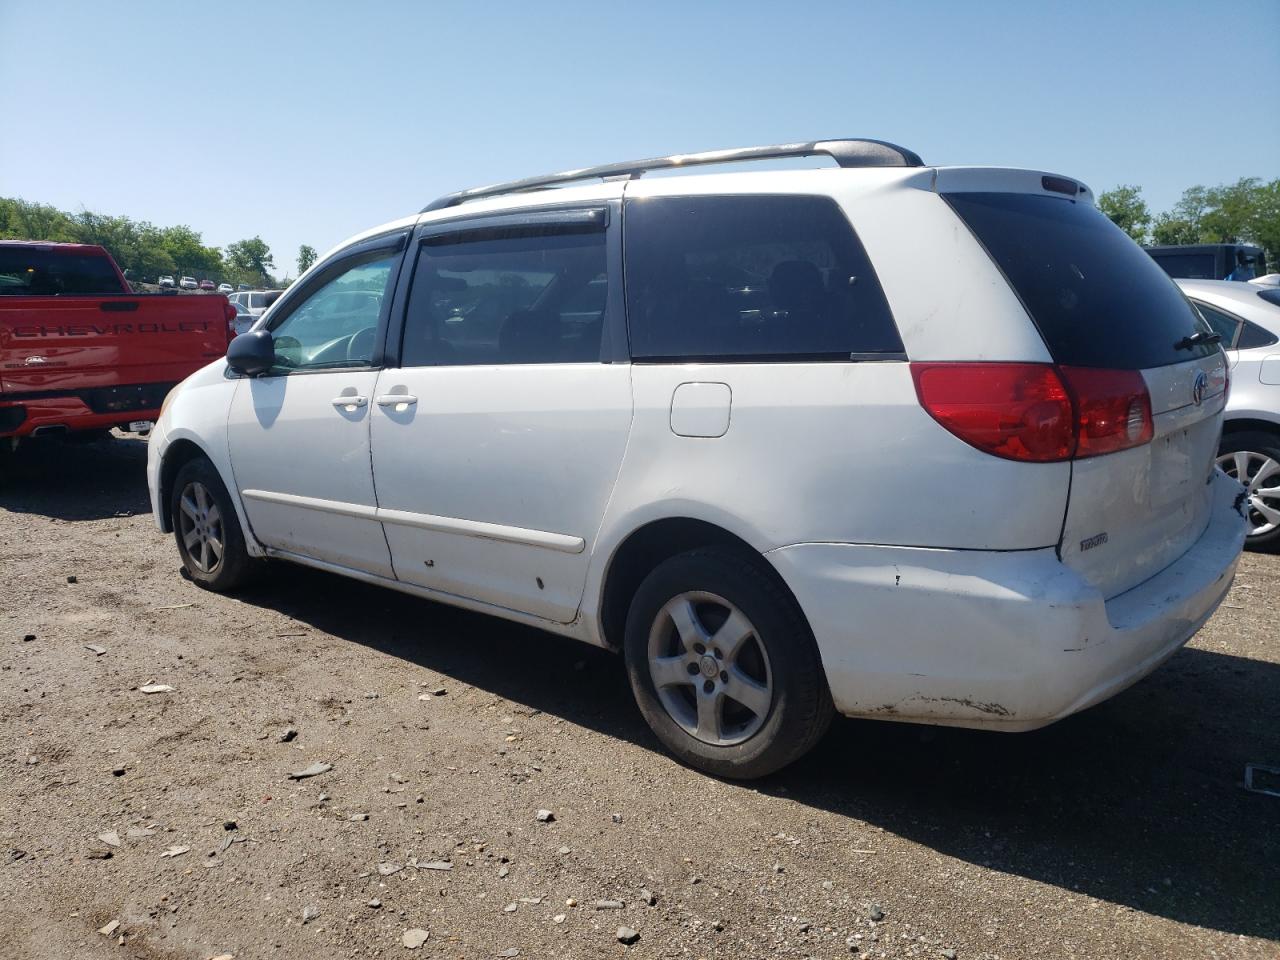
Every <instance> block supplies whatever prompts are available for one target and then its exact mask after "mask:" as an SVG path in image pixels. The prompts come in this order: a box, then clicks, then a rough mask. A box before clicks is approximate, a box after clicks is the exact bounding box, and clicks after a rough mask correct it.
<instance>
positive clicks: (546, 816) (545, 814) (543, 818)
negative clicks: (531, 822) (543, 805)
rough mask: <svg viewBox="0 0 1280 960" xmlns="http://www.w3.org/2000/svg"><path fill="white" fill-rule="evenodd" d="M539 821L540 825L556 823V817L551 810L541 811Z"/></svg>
mask: <svg viewBox="0 0 1280 960" xmlns="http://www.w3.org/2000/svg"><path fill="white" fill-rule="evenodd" d="M537 820H538V822H539V823H555V820H556V815H555V814H554V813H552V812H551V811H550V810H539V811H538V816H537Z"/></svg>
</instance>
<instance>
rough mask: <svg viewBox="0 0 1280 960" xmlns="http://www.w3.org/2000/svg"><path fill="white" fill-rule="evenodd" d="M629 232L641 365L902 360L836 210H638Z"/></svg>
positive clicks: (884, 307)
mask: <svg viewBox="0 0 1280 960" xmlns="http://www.w3.org/2000/svg"><path fill="white" fill-rule="evenodd" d="M623 229H624V249H625V250H626V257H627V264H626V269H627V275H626V288H627V321H628V325H629V329H630V339H631V356H632V358H633V359H635V360H642V361H643V360H649V361H662V360H712V361H716V360H721V361H723V360H743V361H756V362H759V361H766V360H790V361H798V360H806V359H814V360H850V359H854V358H857V357H859V356H862V355H875V356H877V357H885V356H889V357H892V356H901V354H902V341H901V340H900V339H899V337H898V330H897V327H895V326H894V322H893V317H892V315H891V314H890V312H889V305H888V304H887V303H886V302H885V297H884V293H883V291H882V290H881V289H880V283H879V281H878V280H877V279H876V275H875V271H874V270H873V269H872V268H871V262H870V261H869V260H868V259H867V255H866V252H865V251H864V250H863V248H862V244H861V243H860V242H859V241H858V238H857V236H856V235H855V234H854V232H853V229H852V227H850V225H849V221H848V220H847V219H846V218H845V216H844V214H843V213H841V212H840V209H839V207H837V206H836V204H835V203H834V202H833V201H831V200H830V199H827V198H825V197H807V196H711V197H708V196H701V197H652V198H644V199H638V200H630V201H628V202H627V205H626V211H625V216H624V218H623Z"/></svg>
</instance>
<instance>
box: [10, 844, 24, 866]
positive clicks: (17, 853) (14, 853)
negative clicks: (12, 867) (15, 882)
mask: <svg viewBox="0 0 1280 960" xmlns="http://www.w3.org/2000/svg"><path fill="white" fill-rule="evenodd" d="M26 855H27V851H25V850H19V849H18V848H17V847H14V848H13V849H12V850H10V851H9V859H10V860H11V861H14V862H16V861H18V860H21V859H22V858H23V857H25V856H26Z"/></svg>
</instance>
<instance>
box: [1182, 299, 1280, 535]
mask: <svg viewBox="0 0 1280 960" xmlns="http://www.w3.org/2000/svg"><path fill="white" fill-rule="evenodd" d="M1177 284H1178V286H1179V287H1181V288H1182V292H1183V293H1185V294H1186V295H1187V296H1188V297H1190V298H1191V301H1192V302H1193V303H1194V304H1195V305H1196V306H1197V307H1198V308H1199V310H1200V312H1201V313H1202V314H1203V315H1204V318H1205V319H1206V320H1208V321H1209V325H1210V326H1211V327H1213V329H1214V331H1215V332H1216V333H1219V334H1221V335H1222V348H1223V349H1224V350H1225V351H1226V352H1227V358H1228V360H1229V361H1230V363H1231V394H1230V397H1229V399H1228V401H1227V411H1226V419H1225V420H1224V422H1223V425H1222V443H1221V445H1220V446H1219V448H1218V466H1220V467H1221V468H1222V469H1223V470H1224V471H1225V472H1226V473H1227V474H1228V475H1229V476H1232V477H1234V478H1235V479H1237V480H1239V481H1240V482H1241V483H1243V484H1244V485H1245V486H1246V487H1248V488H1249V537H1248V540H1247V541H1246V543H1247V544H1248V545H1249V546H1251V547H1257V548H1264V547H1265V548H1271V549H1274V548H1276V547H1280V287H1273V286H1271V285H1269V284H1259V283H1257V282H1248V283H1243V282H1236V281H1231V280H1178V281H1177Z"/></svg>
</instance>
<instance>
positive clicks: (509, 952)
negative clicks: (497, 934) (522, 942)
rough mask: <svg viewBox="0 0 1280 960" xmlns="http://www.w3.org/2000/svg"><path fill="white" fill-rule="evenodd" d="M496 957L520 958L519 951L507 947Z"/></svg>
mask: <svg viewBox="0 0 1280 960" xmlns="http://www.w3.org/2000/svg"><path fill="white" fill-rule="evenodd" d="M498 956H500V957H518V956H520V951H519V950H517V949H516V948H515V947H507V949H505V950H503V951H502V952H501V953H500V954H498Z"/></svg>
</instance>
